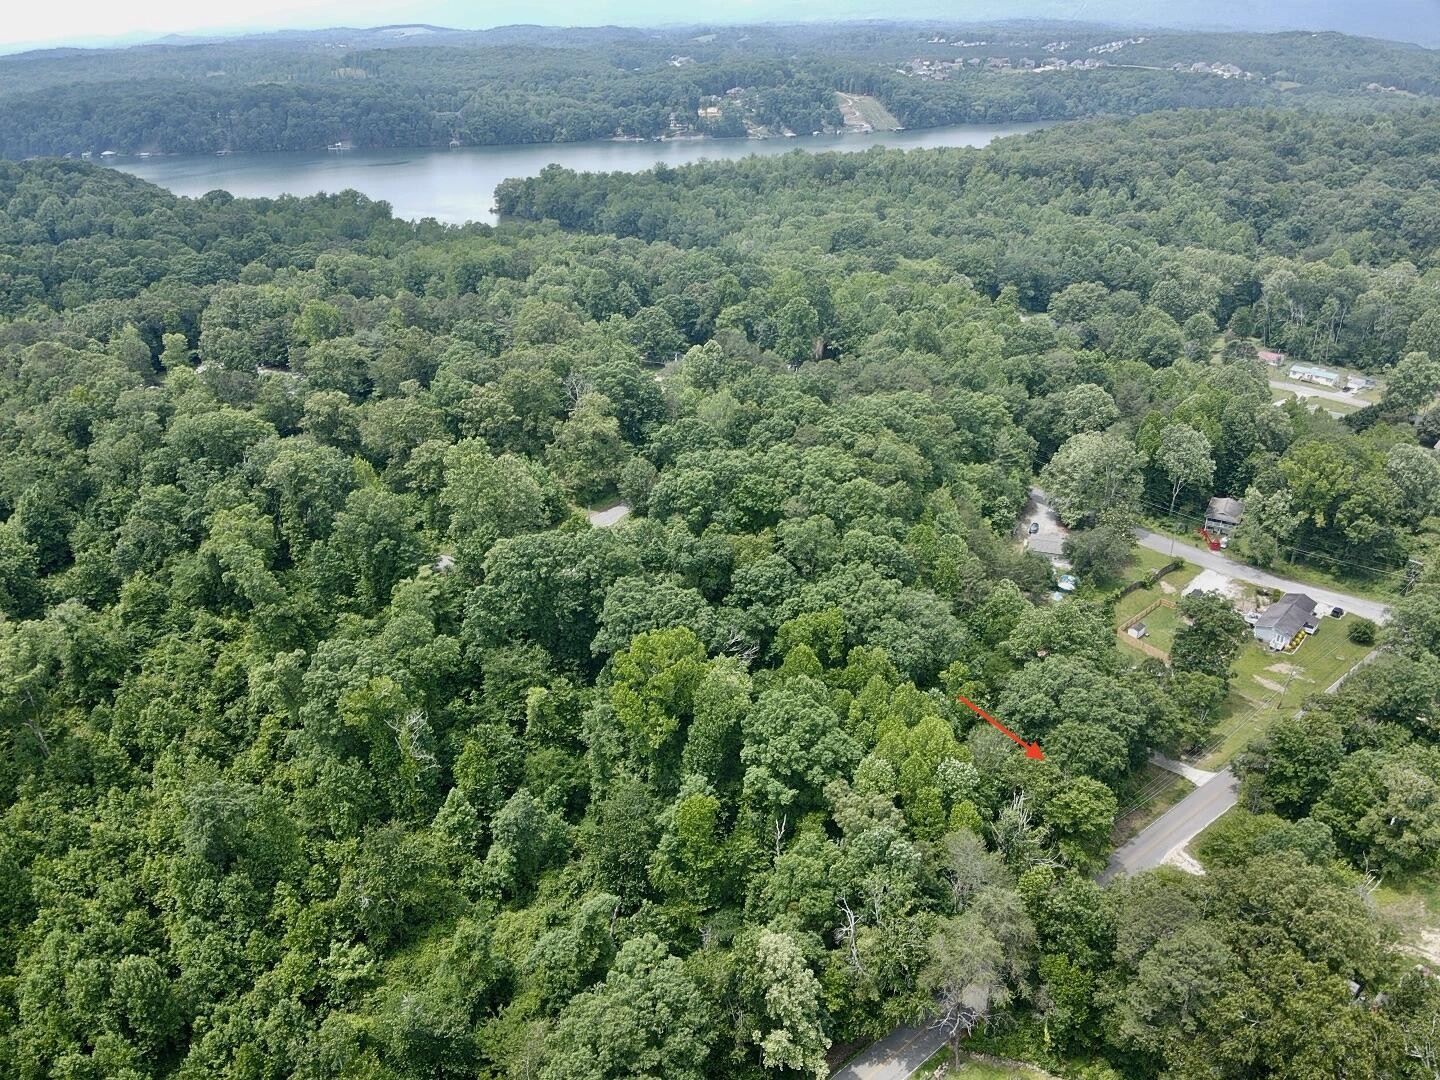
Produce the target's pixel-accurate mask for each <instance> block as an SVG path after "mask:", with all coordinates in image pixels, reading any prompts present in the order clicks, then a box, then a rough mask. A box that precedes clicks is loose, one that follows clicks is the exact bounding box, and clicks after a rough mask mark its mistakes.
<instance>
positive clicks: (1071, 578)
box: [1055, 574, 1080, 592]
mask: <svg viewBox="0 0 1440 1080" xmlns="http://www.w3.org/2000/svg"><path fill="white" fill-rule="evenodd" d="M1055 584H1056V585H1057V586H1059V588H1060V590H1061V591H1062V592H1074V591H1075V586H1077V585H1079V584H1080V582H1079V580H1078V579H1077V578H1076V577H1075V575H1074V574H1061V575H1060V578H1059V580H1058V581H1056V582H1055Z"/></svg>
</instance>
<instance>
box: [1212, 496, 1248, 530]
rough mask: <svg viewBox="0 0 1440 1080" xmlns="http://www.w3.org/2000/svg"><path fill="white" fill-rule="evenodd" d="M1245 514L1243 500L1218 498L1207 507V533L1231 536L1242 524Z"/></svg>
mask: <svg viewBox="0 0 1440 1080" xmlns="http://www.w3.org/2000/svg"><path fill="white" fill-rule="evenodd" d="M1244 513H1245V503H1244V501H1243V500H1241V499H1229V498H1224V497H1222V496H1216V497H1215V498H1213V499H1211V500H1210V503H1209V505H1208V506H1206V507H1205V531H1206V532H1212V533H1221V534H1223V535H1225V536H1229V535H1230V534H1231V533H1232V532H1234V531H1235V527H1236V526H1237V525H1239V524H1240V517H1241V515H1242V514H1244Z"/></svg>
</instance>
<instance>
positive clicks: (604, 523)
mask: <svg viewBox="0 0 1440 1080" xmlns="http://www.w3.org/2000/svg"><path fill="white" fill-rule="evenodd" d="M585 516H586V517H587V518H589V519H590V524H591V525H594V526H595V527H596V528H597V529H605V528H609V527H610V526H611V525H618V524H620V522H622V521H624V520H625V519H626V518H627V517H629V516H630V507H629V505H628V504H626V503H623V502H620V503H616V504H615V505H614V506H607V507H606V508H605V509H604V510H586V511H585Z"/></svg>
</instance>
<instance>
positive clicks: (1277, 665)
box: [1200, 615, 1372, 769]
mask: <svg viewBox="0 0 1440 1080" xmlns="http://www.w3.org/2000/svg"><path fill="white" fill-rule="evenodd" d="M1354 621H1355V616H1353V615H1346V616H1345V617H1344V618H1343V619H1331V618H1328V617H1327V618H1324V619H1322V620H1320V629H1319V631H1318V632H1317V633H1316V634H1314V635H1313V636H1312V637H1310V638H1309V639H1308V640H1307V641H1306V642H1305V643H1304V644H1303V645H1301V646H1300V648H1299V649H1298V650H1296V651H1295V652H1293V653H1275V652H1271V651H1270V650H1269V649H1267V648H1266V647H1265V646H1263V645H1261V644H1259V643H1258V642H1256V641H1249V642H1247V643H1246V645H1245V648H1244V650H1243V651H1242V652H1241V653H1240V657H1239V659H1237V660H1236V661H1235V667H1234V669H1233V671H1232V673H1231V676H1230V696H1229V698H1228V699H1227V700H1226V702H1225V709H1224V713H1223V715H1222V717H1221V720H1220V723H1219V725H1218V726H1217V729H1216V733H1215V737H1216V739H1217V740H1218V744H1217V745H1215V746H1214V748H1213V749H1212V750H1211V752H1210V753H1208V754H1206V755H1205V758H1204V760H1203V761H1201V763H1200V764H1201V768H1206V769H1213V768H1218V767H1220V766H1222V765H1224V764H1226V763H1227V762H1229V761H1230V760H1231V759H1232V758H1233V757H1234V756H1235V755H1236V754H1237V753H1239V751H1240V750H1242V749H1244V747H1245V746H1246V744H1247V743H1249V742H1250V741H1251V740H1252V739H1254V738H1255V737H1256V736H1257V735H1260V734H1262V733H1263V732H1264V731H1265V729H1266V728H1268V727H1269V726H1270V724H1271V723H1273V722H1274V720H1275V718H1276V717H1278V716H1281V715H1287V714H1290V713H1293V712H1294V711H1295V710H1296V709H1298V708H1300V706H1301V705H1303V704H1304V703H1305V699H1306V698H1308V697H1310V696H1311V695H1313V694H1319V693H1323V692H1324V691H1325V690H1326V689H1327V688H1328V687H1329V686H1330V685H1331V684H1332V683H1334V682H1335V680H1336V679H1338V678H1340V676H1342V675H1344V674H1345V673H1346V672H1347V671H1349V670H1350V669H1351V668H1352V667H1354V666H1355V665H1356V664H1358V663H1359V662H1360V660H1361V659H1362V658H1363V657H1364V656H1365V654H1366V653H1368V652H1369V651H1370V649H1371V648H1372V646H1369V645H1356V644H1355V643H1354V642H1352V641H1351V640H1350V639H1349V638H1348V637H1346V636H1345V635H1346V631H1347V630H1348V629H1349V628H1350V625H1351V624H1352V623H1353V622H1354Z"/></svg>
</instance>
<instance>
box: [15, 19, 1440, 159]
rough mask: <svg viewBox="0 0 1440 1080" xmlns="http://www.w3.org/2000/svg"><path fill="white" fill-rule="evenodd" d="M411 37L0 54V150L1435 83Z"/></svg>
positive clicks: (915, 54) (958, 37)
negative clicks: (843, 100)
mask: <svg viewBox="0 0 1440 1080" xmlns="http://www.w3.org/2000/svg"><path fill="white" fill-rule="evenodd" d="M419 30H421V31H423V32H416V33H413V34H408V33H389V32H387V31H384V30H377V31H344V30H336V31H320V32H315V33H310V34H295V35H267V36H261V37H255V38H247V39H241V40H238V41H223V42H208V43H197V44H187V43H164V44H157V45H150V46H140V47H134V48H129V49H119V50H114V49H112V50H74V49H61V50H47V51H42V52H35V53H24V54H20V55H17V56H7V57H0V155H3V156H6V157H11V158H23V157H28V156H32V155H67V154H68V155H73V156H79V155H80V154H82V153H93V154H97V155H98V154H101V153H103V152H105V151H107V150H109V151H116V152H119V153H137V152H146V153H196V152H215V151H222V150H235V151H259V150H304V149H320V148H322V147H325V146H329V145H332V144H336V143H348V144H350V145H354V146H362V147H399V146H446V145H448V144H450V142H451V141H452V140H455V141H457V142H459V143H462V144H466V145H484V144H500V143H535V142H562V141H575V140H583V139H595V138H608V137H611V136H616V135H619V136H625V137H631V138H652V137H660V136H666V135H674V134H684V135H691V134H707V135H716V136H729V137H743V136H745V135H746V134H747V133H748V134H760V133H768V134H776V135H778V134H781V133H782V132H784V131H787V130H789V131H794V132H796V133H799V134H809V133H810V132H811V131H816V130H822V129H824V130H833V129H836V128H838V127H840V126H842V125H843V124H844V123H845V122H846V120H845V118H844V117H843V116H842V114H841V111H840V110H839V109H838V107H837V105H838V103H837V98H836V92H837V91H843V92H845V93H847V94H861V95H867V96H873V97H874V98H875V99H876V100H877V101H878V102H879V103H880V104H881V105H883V106H884V107H885V108H886V109H888V110H889V112H890V114H892V115H893V117H894V118H895V119H896V120H897V121H898V122H899V123H901V124H903V125H905V126H907V127H912V128H915V127H933V126H936V125H942V124H953V123H964V122H1004V121H1023V120H1043V119H1070V118H1074V117H1079V116H1089V115H1094V114H1097V113H1112V114H1131V113H1135V112H1143V111H1149V110H1154V109H1165V108H1175V107H1181V106H1193V107H1218V106H1227V105H1229V106H1235V105H1280V104H1285V103H1290V104H1297V103H1308V104H1311V105H1314V106H1316V107H1324V108H1355V107H1362V106H1368V107H1372V108H1374V107H1379V106H1380V105H1381V104H1392V105H1393V104H1396V103H1405V102H1413V101H1414V99H1415V98H1416V97H1433V96H1435V95H1436V94H1437V93H1440V53H1436V52H1435V51H1432V50H1426V49H1422V48H1419V47H1416V46H1411V45H1401V44H1397V43H1393V42H1382V41H1372V40H1365V39H1359V38H1351V37H1345V36H1343V35H1339V34H1299V33H1291V34H1269V35H1260V34H1192V33H1175V32H1161V33H1151V34H1135V33H1134V32H1133V31H1119V30H1111V29H1105V28H1097V27H1095V26H1088V25H1082V26H1075V25H1067V24H1043V23H1040V24H1037V23H1018V24H998V25H983V26H945V25H931V24H925V25H914V24H895V23H875V24H850V25H840V26H837V27H832V28H824V27H813V26H793V27H774V26H762V27H716V28H705V27H696V28H690V29H686V30H674V31H663V32H661V31H642V30H623V29H597V30H550V29H544V28H538V27H531V28H524V27H520V28H508V29H501V30H494V31H484V32H460V31H444V30H437V29H432V28H419ZM702 106H707V107H714V108H716V109H718V110H719V115H718V116H715V115H710V116H705V117H702V116H701V115H699V112H698V110H699V109H700V108H701V107H702ZM856 122H858V121H856Z"/></svg>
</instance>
